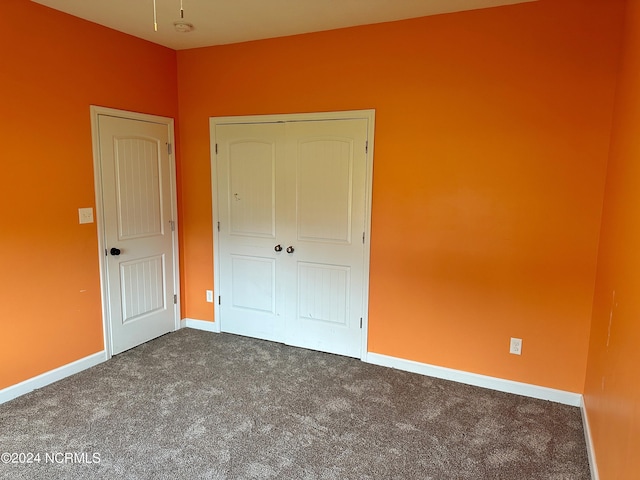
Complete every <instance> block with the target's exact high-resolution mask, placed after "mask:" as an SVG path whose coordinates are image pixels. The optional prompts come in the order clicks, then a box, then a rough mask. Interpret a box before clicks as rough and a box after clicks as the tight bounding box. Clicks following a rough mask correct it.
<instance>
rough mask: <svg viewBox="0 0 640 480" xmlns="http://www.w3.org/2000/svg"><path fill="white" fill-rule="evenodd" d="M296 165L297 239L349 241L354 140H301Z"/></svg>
mask: <svg viewBox="0 0 640 480" xmlns="http://www.w3.org/2000/svg"><path fill="white" fill-rule="evenodd" d="M296 167H297V168H296V170H297V197H298V201H297V217H298V218H297V226H298V235H297V237H298V240H307V241H320V242H336V243H349V242H350V241H351V203H352V202H351V198H352V195H353V182H352V171H353V141H352V140H351V139H345V138H322V139H310V140H301V141H299V143H298V156H297V166H296Z"/></svg>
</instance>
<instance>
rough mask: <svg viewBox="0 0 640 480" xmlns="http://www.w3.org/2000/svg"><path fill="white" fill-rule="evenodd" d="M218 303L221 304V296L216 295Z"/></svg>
mask: <svg viewBox="0 0 640 480" xmlns="http://www.w3.org/2000/svg"><path fill="white" fill-rule="evenodd" d="M218 305H222V298H221V297H220V295H218Z"/></svg>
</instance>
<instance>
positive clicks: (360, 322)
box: [360, 317, 362, 328]
mask: <svg viewBox="0 0 640 480" xmlns="http://www.w3.org/2000/svg"><path fill="white" fill-rule="evenodd" d="M360 328H362V317H360Z"/></svg>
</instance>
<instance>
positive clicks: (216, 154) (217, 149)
mask: <svg viewBox="0 0 640 480" xmlns="http://www.w3.org/2000/svg"><path fill="white" fill-rule="evenodd" d="M217 154H218V144H217V143H216V155H217Z"/></svg>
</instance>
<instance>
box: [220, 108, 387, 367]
mask: <svg viewBox="0 0 640 480" xmlns="http://www.w3.org/2000/svg"><path fill="white" fill-rule="evenodd" d="M347 119H366V120H367V126H368V131H367V136H368V142H369V143H368V149H367V157H366V158H367V172H366V185H365V189H366V191H365V241H364V272H363V273H364V279H363V305H362V312H363V317H362V348H361V353H360V359H361V360H364V359H365V358H366V356H367V351H368V350H367V349H368V345H367V339H368V336H369V335H368V332H369V329H368V326H369V261H370V257H371V204H372V188H373V158H374V155H373V148H374V143H375V142H374V131H375V110H373V109H371V110H349V111H340V112H317V113H291V114H274V115H248V116H231V117H210V118H209V132H210V134H209V139H210V151H211V201H212V212H213V285H214V306H213V312H214V319H215V322H214V327H213V330H214V331H215V332H220V305H219V302H218V296H219V295H220V293H219V285H220V267H219V265H220V262H219V258H220V252H219V238H218V237H219V234H218V221H219V219H220V214H219V212H218V175H217V157H216V143H217V139H216V135H215V133H216V126H217V125H223V124H242V123H275V122H306V121H314V120H347Z"/></svg>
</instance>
